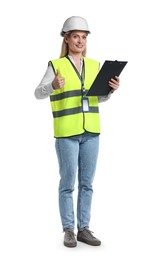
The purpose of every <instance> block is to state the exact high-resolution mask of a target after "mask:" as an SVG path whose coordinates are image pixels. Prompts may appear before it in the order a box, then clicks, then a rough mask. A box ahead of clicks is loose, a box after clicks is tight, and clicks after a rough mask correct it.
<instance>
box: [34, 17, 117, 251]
mask: <svg viewBox="0 0 157 260" xmlns="http://www.w3.org/2000/svg"><path fill="white" fill-rule="evenodd" d="M89 33H90V31H89V28H88V24H87V21H86V20H85V19H84V18H82V17H79V16H72V17H69V18H68V19H67V20H66V21H65V22H64V24H63V28H62V31H61V36H62V37H63V43H62V49H61V55H60V58H59V59H56V60H52V61H50V62H49V65H48V68H47V71H46V73H45V75H44V77H43V79H42V81H41V83H40V84H39V86H38V87H37V88H36V90H35V97H36V98H37V99H42V98H46V97H50V102H51V107H52V113H53V118H54V137H55V139H56V140H55V147H56V153H57V157H58V163H59V172H60V183H59V209H60V216H61V223H62V227H63V231H64V245H65V246H67V247H75V246H76V245H77V241H81V242H84V243H86V244H89V245H93V246H99V245H100V244H101V241H100V240H99V239H98V238H96V237H95V236H93V234H92V233H93V232H91V231H90V230H89V222H90V218H91V215H90V213H91V204H92V194H93V188H92V183H93V179H94V175H95V169H96V162H97V158H98V149H99V134H100V118H99V109H98V105H99V102H102V101H105V100H107V99H108V98H109V97H110V94H109V96H107V97H88V98H87V97H86V96H85V93H86V91H87V90H88V89H89V88H90V86H91V85H92V82H93V81H94V79H95V77H96V75H97V74H98V71H99V62H98V61H95V60H92V59H89V58H86V44H87V36H88V34H89ZM109 86H110V87H111V88H112V91H111V92H114V91H115V90H116V89H118V87H119V78H118V77H116V78H115V79H111V80H110V81H109ZM77 169H78V198H77V230H78V232H77V236H76V235H75V233H74V229H75V214H74V207H73V191H74V185H75V179H76V172H77Z"/></svg>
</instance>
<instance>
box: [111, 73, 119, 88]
mask: <svg viewBox="0 0 157 260" xmlns="http://www.w3.org/2000/svg"><path fill="white" fill-rule="evenodd" d="M119 85H120V79H119V77H117V76H115V79H111V80H110V81H109V86H110V87H111V88H112V91H115V90H117V89H118V88H119Z"/></svg>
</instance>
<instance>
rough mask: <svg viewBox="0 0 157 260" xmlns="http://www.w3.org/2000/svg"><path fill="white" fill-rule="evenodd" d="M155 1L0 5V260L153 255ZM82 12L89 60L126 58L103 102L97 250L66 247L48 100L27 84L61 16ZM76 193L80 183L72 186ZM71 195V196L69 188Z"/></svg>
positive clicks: (54, 41) (38, 70) (42, 64)
mask: <svg viewBox="0 0 157 260" xmlns="http://www.w3.org/2000/svg"><path fill="white" fill-rule="evenodd" d="M155 2H156V1H155V0H154V1H153V0H149V1H145V0H143V1H142V0H141V1H138V0H136V1H133V0H132V1H126V0H119V1H117V0H110V1H100V0H97V1H84V0H80V1H74V0H73V1H71V0H67V1H63V0H62V1H52V0H51V1H50V0H44V1H40V0H27V1H20V0H14V1H11V0H8V1H7V0H6V1H1V4H0V27H1V28H0V36H1V40H0V46H1V47H0V122H1V126H0V152H1V155H0V159H1V160H0V211H1V212H0V240H1V241H0V247H1V249H0V259H1V260H6V259H7V260H10V259H16V260H21V259H22V260H25V259H29V260H34V259H38V260H41V259H42V260H45V259H46V260H50V259H54V257H57V259H59V258H60V257H64V259H80V258H82V259H86V258H90V257H93V258H94V257H95V258H97V259H106V260H116V259H121V260H126V259H127V260H130V259H131V260H132V259H134V260H139V259H143V260H146V259H151V260H156V259H157V251H156V245H157V221H156V219H157V211H156V210H157V209H156V207H157V201H156V198H157V188H156V187H157V182H156V174H157V166H156V152H157V138H156V132H157V126H156V111H157V105H156V94H157V91H156V88H157V83H156V60H157V51H156V46H157V41H156V24H157V18H156V7H155ZM72 15H80V16H83V17H85V18H86V19H87V21H88V23H89V27H90V30H91V32H92V33H91V35H89V37H88V51H87V57H91V58H94V59H96V60H99V61H100V62H101V63H103V61H104V60H105V59H118V60H127V61H128V64H127V66H126V68H125V69H124V71H123V72H122V74H121V77H120V79H121V85H120V88H119V90H118V91H117V92H116V93H114V94H113V96H112V98H111V99H110V100H109V101H107V102H106V103H104V104H101V106H100V113H101V128H102V134H101V143H100V154H99V160H98V166H97V173H96V177H95V182H94V197H93V207H92V219H91V227H90V228H91V230H93V231H94V234H95V236H97V237H98V238H100V239H101V241H102V245H101V247H91V246H88V245H85V244H81V243H78V246H77V247H76V248H73V249H69V248H65V247H64V246H63V233H62V227H61V223H60V217H59V211H58V182H59V174H58V163H57V158H56V154H55V148H54V141H55V140H54V138H53V124H52V114H51V109H50V103H49V99H45V100H36V99H35V97H34V90H35V88H36V87H37V85H38V84H39V82H40V80H41V78H42V77H43V75H44V73H45V70H46V68H47V63H48V61H49V60H51V59H55V58H58V56H59V54H60V49H61V42H62V38H61V37H60V35H59V33H60V30H61V27H62V25H63V22H64V21H65V19H66V18H68V17H69V16H72ZM76 192H77V187H76ZM75 195H76V194H75Z"/></svg>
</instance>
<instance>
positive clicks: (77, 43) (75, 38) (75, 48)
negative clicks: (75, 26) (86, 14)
mask: <svg viewBox="0 0 157 260" xmlns="http://www.w3.org/2000/svg"><path fill="white" fill-rule="evenodd" d="M65 42H66V43H67V44H68V46H69V53H82V52H83V51H84V50H85V49H86V43H87V33H86V32H83V31H73V32H71V33H70V34H68V35H65Z"/></svg>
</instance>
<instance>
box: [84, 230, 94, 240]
mask: <svg viewBox="0 0 157 260" xmlns="http://www.w3.org/2000/svg"><path fill="white" fill-rule="evenodd" d="M82 231H86V235H87V236H88V237H89V238H95V237H94V236H93V234H92V233H94V232H93V231H91V230H89V229H87V228H85V229H84V230H82Z"/></svg>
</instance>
